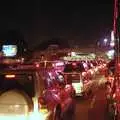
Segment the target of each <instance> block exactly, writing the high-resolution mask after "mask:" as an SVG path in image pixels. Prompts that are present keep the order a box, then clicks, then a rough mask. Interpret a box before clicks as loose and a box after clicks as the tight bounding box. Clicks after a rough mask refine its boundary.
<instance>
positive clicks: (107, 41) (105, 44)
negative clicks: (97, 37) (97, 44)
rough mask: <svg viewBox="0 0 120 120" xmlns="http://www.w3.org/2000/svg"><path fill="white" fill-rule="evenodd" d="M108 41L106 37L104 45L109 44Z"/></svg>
mask: <svg viewBox="0 0 120 120" xmlns="http://www.w3.org/2000/svg"><path fill="white" fill-rule="evenodd" d="M107 42H108V39H107V38H105V39H104V45H105V46H106V45H107Z"/></svg>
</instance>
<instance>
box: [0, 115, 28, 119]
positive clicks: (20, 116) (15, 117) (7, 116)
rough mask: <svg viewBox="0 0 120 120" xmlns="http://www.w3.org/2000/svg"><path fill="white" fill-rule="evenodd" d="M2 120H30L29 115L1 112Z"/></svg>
mask: <svg viewBox="0 0 120 120" xmlns="http://www.w3.org/2000/svg"><path fill="white" fill-rule="evenodd" d="M0 120H28V116H25V115H4V114H2V115H1V114H0Z"/></svg>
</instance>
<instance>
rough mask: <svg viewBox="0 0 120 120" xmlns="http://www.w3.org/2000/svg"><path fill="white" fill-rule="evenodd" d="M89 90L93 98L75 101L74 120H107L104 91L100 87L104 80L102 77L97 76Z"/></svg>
mask: <svg viewBox="0 0 120 120" xmlns="http://www.w3.org/2000/svg"><path fill="white" fill-rule="evenodd" d="M93 81H94V82H93V84H92V86H91V87H90V88H92V91H93V97H91V98H89V99H80V98H77V99H76V110H75V120H107V119H106V107H105V106H106V98H105V91H106V89H105V88H104V86H103V87H101V86H102V85H103V84H104V83H105V82H106V79H105V78H104V76H98V77H96V79H95V80H93Z"/></svg>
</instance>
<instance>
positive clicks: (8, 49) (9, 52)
mask: <svg viewBox="0 0 120 120" xmlns="http://www.w3.org/2000/svg"><path fill="white" fill-rule="evenodd" d="M2 52H3V56H5V57H14V56H16V55H17V45H3V46H2Z"/></svg>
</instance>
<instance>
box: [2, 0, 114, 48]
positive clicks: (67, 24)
mask: <svg viewBox="0 0 120 120" xmlns="http://www.w3.org/2000/svg"><path fill="white" fill-rule="evenodd" d="M113 1H114V0H96V2H95V0H94V1H93V0H91V1H90V2H88V1H87V0H86V1H85V2H81V0H79V1H78V0H76V1H75V0H71V1H65V0H64V1H63V2H62V1H60V0H56V2H55V1H54V2H52V1H50V0H49V2H48V1H47V0H41V1H40V0H15V1H10V0H9V2H8V1H4V3H3V2H2V3H0V31H6V30H7V29H20V30H21V32H22V33H23V35H24V38H25V40H26V41H27V42H29V45H30V46H35V45H37V44H38V43H40V42H41V41H43V40H47V39H52V38H53V37H58V38H61V39H65V40H68V41H75V42H74V43H76V44H78V43H79V44H83V43H88V44H89V43H92V42H93V41H95V40H99V39H102V38H104V37H105V36H107V35H110V31H111V29H112V24H113V23H112V22H113V6H114V4H113Z"/></svg>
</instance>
